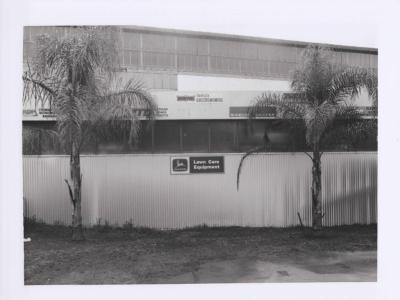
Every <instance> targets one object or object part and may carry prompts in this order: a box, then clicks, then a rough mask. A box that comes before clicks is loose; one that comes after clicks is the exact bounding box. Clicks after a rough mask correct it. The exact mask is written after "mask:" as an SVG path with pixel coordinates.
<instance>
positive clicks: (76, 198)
mask: <svg viewBox="0 0 400 300" xmlns="http://www.w3.org/2000/svg"><path fill="white" fill-rule="evenodd" d="M70 168H71V180H72V186H73V201H72V202H73V205H74V211H73V214H72V240H73V241H81V240H83V239H84V236H83V228H82V211H81V186H82V175H81V164H80V153H79V149H78V147H77V146H76V144H75V143H74V144H73V145H72V152H71V156H70Z"/></svg>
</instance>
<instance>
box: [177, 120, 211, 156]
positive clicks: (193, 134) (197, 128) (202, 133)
mask: <svg viewBox="0 0 400 300" xmlns="http://www.w3.org/2000/svg"><path fill="white" fill-rule="evenodd" d="M182 146H183V149H182V150H183V151H184V152H185V151H187V152H208V151H209V132H208V122H207V121H185V122H182Z"/></svg>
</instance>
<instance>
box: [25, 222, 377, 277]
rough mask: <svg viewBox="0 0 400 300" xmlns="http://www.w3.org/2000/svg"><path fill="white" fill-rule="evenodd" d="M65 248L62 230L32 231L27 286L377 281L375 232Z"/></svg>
mask: <svg viewBox="0 0 400 300" xmlns="http://www.w3.org/2000/svg"><path fill="white" fill-rule="evenodd" d="M85 236H86V241H84V242H71V241H70V229H69V228H67V227H64V226H48V225H44V224H33V225H32V224H30V225H29V226H25V237H30V238H31V239H32V241H31V242H27V243H25V244H24V248H25V284H27V285H36V284H132V283H139V284H144V283H218V282H221V283H222V282H224V283H227V282H288V281H289V282H302V281H376V248H377V230H376V226H354V225H353V226H341V227H334V228H326V229H324V230H323V232H321V233H318V234H313V233H312V232H310V231H305V230H303V229H301V228H286V229H278V228H243V227H226V228H207V227H199V228H191V229H185V230H174V231H156V230H150V229H141V228H125V229H122V228H114V229H113V228H110V227H98V228H93V229H87V230H86V231H85Z"/></svg>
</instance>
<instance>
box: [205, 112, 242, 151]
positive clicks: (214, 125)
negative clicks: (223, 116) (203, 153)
mask: <svg viewBox="0 0 400 300" xmlns="http://www.w3.org/2000/svg"><path fill="white" fill-rule="evenodd" d="M210 131H211V134H210V137H211V142H210V145H211V149H210V151H211V152H235V151H236V150H237V149H236V148H237V147H235V140H236V138H235V135H236V121H228V120H227V121H211V122H210Z"/></svg>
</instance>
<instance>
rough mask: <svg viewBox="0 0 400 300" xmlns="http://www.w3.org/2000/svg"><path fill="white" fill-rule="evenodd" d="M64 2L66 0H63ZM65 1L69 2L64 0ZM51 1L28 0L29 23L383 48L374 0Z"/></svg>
mask: <svg viewBox="0 0 400 300" xmlns="http://www.w3.org/2000/svg"><path fill="white" fill-rule="evenodd" d="M62 2H63V1H62ZM63 3H65V2H63ZM112 3H115V5H110V2H109V1H108V0H87V1H85V2H82V1H78V0H69V1H68V5H60V3H59V2H56V1H52V0H36V1H34V2H33V1H30V2H27V9H26V10H25V15H24V19H25V20H26V24H30V25H43V24H46V25H54V24H59V25H66V24H79V25H84V24H89V23H90V24H97V25H109V24H114V25H143V26H152V27H162V28H172V29H186V30H196V31H206V32H217V33H228V34H236V35H247V36H256V37H267V38H280V39H289V40H298V41H305V42H321V43H329V44H342V45H351V46H362V47H374V48H376V47H378V22H379V15H380V11H381V10H382V6H379V5H378V3H379V2H378V1H372V0H364V1H360V0H351V1H345V0H335V1H321V0H320V1H317V0H302V1H294V0H279V1H276V0H266V1H261V0H246V1H235V0H214V1H211V0H202V1H200V0H198V1H193V0H192V1H190V0H186V1H183V0H168V1H161V0H146V1H127V0H119V1H112Z"/></svg>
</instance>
